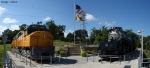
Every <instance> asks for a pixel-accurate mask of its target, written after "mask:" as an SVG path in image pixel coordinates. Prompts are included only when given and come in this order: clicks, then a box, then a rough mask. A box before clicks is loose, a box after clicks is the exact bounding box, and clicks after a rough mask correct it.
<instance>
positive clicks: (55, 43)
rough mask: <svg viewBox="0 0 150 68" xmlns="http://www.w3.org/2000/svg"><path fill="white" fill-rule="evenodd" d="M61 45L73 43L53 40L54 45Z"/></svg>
mask: <svg viewBox="0 0 150 68" xmlns="http://www.w3.org/2000/svg"><path fill="white" fill-rule="evenodd" d="M63 45H73V43H70V42H64V41H60V40H54V46H63Z"/></svg>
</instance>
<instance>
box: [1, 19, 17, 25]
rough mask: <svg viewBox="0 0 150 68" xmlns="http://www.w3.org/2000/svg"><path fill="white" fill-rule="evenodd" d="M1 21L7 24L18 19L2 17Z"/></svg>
mask: <svg viewBox="0 0 150 68" xmlns="http://www.w3.org/2000/svg"><path fill="white" fill-rule="evenodd" d="M2 22H3V23H5V24H8V23H17V22H18V21H17V20H16V19H11V18H4V20H3V21H2Z"/></svg>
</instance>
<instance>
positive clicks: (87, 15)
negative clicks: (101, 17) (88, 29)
mask: <svg viewBox="0 0 150 68" xmlns="http://www.w3.org/2000/svg"><path fill="white" fill-rule="evenodd" d="M85 19H86V20H88V21H91V20H97V19H96V18H95V17H94V16H93V15H91V14H86V16H85Z"/></svg>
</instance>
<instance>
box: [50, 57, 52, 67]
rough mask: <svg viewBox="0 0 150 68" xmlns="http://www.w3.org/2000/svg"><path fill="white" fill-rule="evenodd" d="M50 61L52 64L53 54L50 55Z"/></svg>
mask: <svg viewBox="0 0 150 68" xmlns="http://www.w3.org/2000/svg"><path fill="white" fill-rule="evenodd" d="M50 62H51V63H50V64H51V65H52V56H50Z"/></svg>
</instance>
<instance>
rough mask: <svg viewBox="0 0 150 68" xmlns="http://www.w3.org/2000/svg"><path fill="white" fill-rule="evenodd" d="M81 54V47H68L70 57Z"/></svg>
mask: <svg viewBox="0 0 150 68" xmlns="http://www.w3.org/2000/svg"><path fill="white" fill-rule="evenodd" d="M80 53H81V49H80V46H72V47H68V55H69V56H79V55H80Z"/></svg>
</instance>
